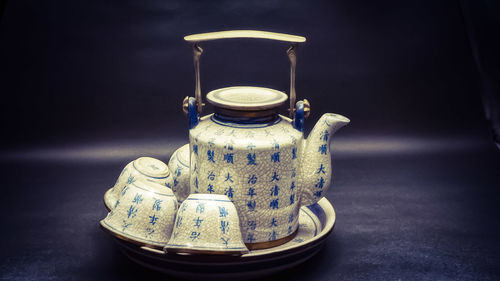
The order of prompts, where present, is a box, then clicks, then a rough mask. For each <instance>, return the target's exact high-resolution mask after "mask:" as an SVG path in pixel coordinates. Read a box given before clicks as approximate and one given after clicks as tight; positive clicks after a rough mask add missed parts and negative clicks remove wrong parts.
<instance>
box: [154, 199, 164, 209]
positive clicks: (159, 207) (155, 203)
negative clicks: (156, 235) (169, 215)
mask: <svg viewBox="0 0 500 281" xmlns="http://www.w3.org/2000/svg"><path fill="white" fill-rule="evenodd" d="M153 199H154V200H155V202H154V203H153V211H154V210H156V211H159V210H161V202H163V200H161V199H156V198H153Z"/></svg>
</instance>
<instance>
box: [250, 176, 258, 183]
mask: <svg viewBox="0 0 500 281" xmlns="http://www.w3.org/2000/svg"><path fill="white" fill-rule="evenodd" d="M256 182H257V176H255V175H251V176H248V183H250V184H255V183H256Z"/></svg>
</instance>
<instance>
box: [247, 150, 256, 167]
mask: <svg viewBox="0 0 500 281" xmlns="http://www.w3.org/2000/svg"><path fill="white" fill-rule="evenodd" d="M247 159H248V163H247V165H257V162H256V159H257V156H256V155H255V153H248V155H247Z"/></svg>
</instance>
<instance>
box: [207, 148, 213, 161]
mask: <svg viewBox="0 0 500 281" xmlns="http://www.w3.org/2000/svg"><path fill="white" fill-rule="evenodd" d="M207 156H208V161H210V162H212V163H215V159H214V150H213V149H209V150H208V151H207Z"/></svg>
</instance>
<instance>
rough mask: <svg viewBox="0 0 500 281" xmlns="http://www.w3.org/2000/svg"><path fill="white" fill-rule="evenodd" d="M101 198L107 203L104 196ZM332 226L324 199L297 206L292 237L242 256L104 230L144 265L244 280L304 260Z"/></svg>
mask: <svg viewBox="0 0 500 281" xmlns="http://www.w3.org/2000/svg"><path fill="white" fill-rule="evenodd" d="M106 195H108V192H107V193H106ZM104 201H105V202H107V200H106V198H105V199H104ZM106 207H107V208H108V209H109V207H108V206H106ZM334 225H335V210H334V209H333V206H332V205H331V203H330V202H329V201H328V199H326V198H323V199H321V200H320V201H318V203H316V204H313V205H311V206H307V207H302V208H301V209H300V213H299V230H298V231H297V234H296V236H295V237H294V238H293V239H292V240H290V241H289V242H287V243H285V244H283V245H280V246H277V247H273V248H269V249H262V250H252V251H250V252H249V253H248V254H244V255H242V256H214V255H190V254H177V253H165V252H164V251H162V250H158V249H153V248H150V247H148V246H141V245H140V243H138V242H137V241H130V239H124V238H123V237H122V236H120V235H115V234H114V233H112V232H107V233H109V234H111V235H112V236H114V237H115V238H116V241H117V243H118V245H119V247H120V249H121V251H122V252H123V253H124V254H125V255H126V256H127V257H129V258H130V259H131V260H132V261H134V262H136V263H138V264H140V265H142V266H145V267H147V268H150V269H153V270H156V271H160V272H163V273H165V274H168V275H171V276H176V277H180V278H183V279H191V280H202V279H203V280H215V279H219V280H221V279H225V280H245V279H253V278H257V277H261V276H265V275H269V274H272V273H276V272H279V271H282V270H285V269H288V268H291V267H294V266H296V265H298V264H300V263H302V262H304V261H306V260H308V259H309V258H311V257H312V256H313V255H314V254H316V253H317V252H318V251H319V250H320V249H321V246H322V245H323V243H324V242H325V240H326V238H327V237H328V236H329V234H330V233H331V232H332V230H333V227H334Z"/></svg>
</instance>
